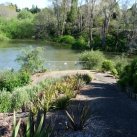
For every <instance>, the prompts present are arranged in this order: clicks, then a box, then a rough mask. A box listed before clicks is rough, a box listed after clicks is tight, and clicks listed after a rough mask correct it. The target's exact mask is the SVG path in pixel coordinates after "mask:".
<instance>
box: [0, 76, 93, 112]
mask: <svg viewBox="0 0 137 137" xmlns="http://www.w3.org/2000/svg"><path fill="white" fill-rule="evenodd" d="M90 81H91V77H90V76H89V75H87V74H76V75H72V76H66V77H64V78H61V79H46V80H45V81H42V82H40V83H38V84H37V85H35V86H31V85H30V86H26V87H20V88H16V89H15V90H14V91H12V93H10V92H8V91H0V92H1V94H0V110H1V111H2V112H8V111H13V110H21V109H22V111H25V110H26V109H27V110H28V109H30V108H31V111H32V112H33V113H34V114H36V113H37V112H38V111H39V110H41V112H42V113H44V114H45V113H46V112H47V111H49V110H50V109H52V108H57V109H65V108H66V107H67V105H68V103H69V100H70V99H71V98H74V97H76V94H77V93H78V91H79V90H80V89H81V88H82V87H83V85H84V84H85V83H89V82H90ZM7 100H8V101H7Z"/></svg>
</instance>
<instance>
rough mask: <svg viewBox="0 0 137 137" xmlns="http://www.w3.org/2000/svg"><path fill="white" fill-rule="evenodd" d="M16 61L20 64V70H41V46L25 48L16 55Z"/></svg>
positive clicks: (30, 71) (34, 71)
mask: <svg viewBox="0 0 137 137" xmlns="http://www.w3.org/2000/svg"><path fill="white" fill-rule="evenodd" d="M17 61H18V62H19V63H20V64H21V70H25V71H28V72H29V73H31V74H32V73H36V72H40V71H42V70H43V68H44V67H43V65H44V59H43V51H42V48H35V49H27V50H24V51H22V54H20V56H18V57H17Z"/></svg>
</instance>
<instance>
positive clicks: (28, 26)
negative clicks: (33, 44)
mask: <svg viewBox="0 0 137 137" xmlns="http://www.w3.org/2000/svg"><path fill="white" fill-rule="evenodd" d="M4 32H5V33H6V34H7V36H8V37H10V38H12V39H25V38H26V39H29V38H32V36H33V35H34V24H33V23H32V20H31V19H24V20H17V19H13V20H11V21H10V23H8V24H7V25H6V28H4Z"/></svg>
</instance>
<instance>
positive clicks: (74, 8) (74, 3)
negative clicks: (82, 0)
mask: <svg viewBox="0 0 137 137" xmlns="http://www.w3.org/2000/svg"><path fill="white" fill-rule="evenodd" d="M77 8H78V0H72V1H71V10H70V12H69V13H68V16H67V20H68V22H71V23H74V22H75V20H76V18H77V12H78V11H77Z"/></svg>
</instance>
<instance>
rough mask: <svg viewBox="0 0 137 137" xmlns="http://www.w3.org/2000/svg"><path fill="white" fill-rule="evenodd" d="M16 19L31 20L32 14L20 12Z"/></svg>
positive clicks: (24, 11) (25, 11)
mask: <svg viewBox="0 0 137 137" xmlns="http://www.w3.org/2000/svg"><path fill="white" fill-rule="evenodd" d="M17 18H18V19H32V18H33V14H32V13H31V12H29V11H27V10H25V9H24V10H21V11H20V12H19V13H18V16H17Z"/></svg>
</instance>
